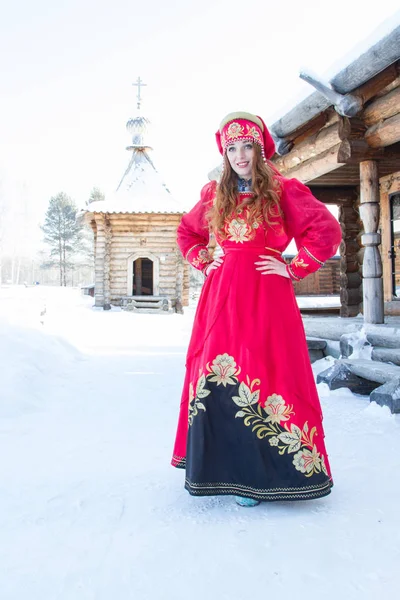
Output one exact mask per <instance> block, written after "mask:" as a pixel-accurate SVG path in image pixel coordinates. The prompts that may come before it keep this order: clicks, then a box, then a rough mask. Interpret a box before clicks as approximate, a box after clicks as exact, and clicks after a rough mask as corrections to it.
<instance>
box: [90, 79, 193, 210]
mask: <svg viewBox="0 0 400 600" xmlns="http://www.w3.org/2000/svg"><path fill="white" fill-rule="evenodd" d="M134 85H138V88H139V91H138V106H137V116H136V117H134V118H132V119H129V120H128V122H127V124H126V129H127V131H128V133H129V134H130V135H131V137H132V144H131V145H130V146H128V147H127V148H126V149H127V150H128V151H129V152H131V153H132V156H131V159H130V161H129V164H128V167H127V168H126V171H125V173H124V174H123V176H122V179H121V181H120V183H119V185H118V187H117V189H116V191H115V192H114V193H113V194H111V195H110V196H109V197H108V198H107V199H106V200H101V201H98V202H91V203H90V205H89V207H88V209H87V212H90V213H103V214H104V213H111V214H113V213H114V214H117V213H120V214H123V213H125V214H127V213H131V214H149V213H150V214H152V213H160V214H182V213H184V212H185V210H184V208H183V207H182V206H181V204H180V203H179V202H178V201H177V200H176V199H175V198H174V197H173V196H172V194H171V192H170V191H169V189H168V188H167V186H166V185H165V183H164V182H163V180H162V178H161V176H160V174H159V172H158V171H157V169H156V167H155V166H154V163H153V161H152V159H151V157H150V153H151V151H152V148H151V147H150V146H149V145H148V144H147V143H146V134H147V129H148V125H149V123H150V122H149V120H148V119H147V118H146V117H144V116H143V115H141V114H140V104H141V98H140V88H141V86H143V85H145V84H143V83H142V82H141V80H140V78H139V79H138V83H136V84H134Z"/></svg>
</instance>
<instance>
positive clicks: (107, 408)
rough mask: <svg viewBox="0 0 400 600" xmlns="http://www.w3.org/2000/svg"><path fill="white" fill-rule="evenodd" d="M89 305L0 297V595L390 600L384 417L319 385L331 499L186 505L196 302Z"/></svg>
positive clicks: (55, 294)
mask: <svg viewBox="0 0 400 600" xmlns="http://www.w3.org/2000/svg"><path fill="white" fill-rule="evenodd" d="M92 303H93V299H92V298H90V297H87V296H81V295H80V293H79V291H77V290H71V289H57V288H43V287H41V286H37V287H31V288H25V287H21V288H2V289H0V364H1V369H2V371H1V373H2V376H1V386H0V456H1V461H0V486H1V493H0V531H1V536H0V590H1V592H0V597H1V600H26V599H27V598H29V600H109V599H110V598H115V599H116V600H131V599H132V600H133V599H135V600H159V599H160V598H163V599H167V600H169V599H171V600H187V598H191V600H200V599H203V598H204V597H208V598H211V600H214V599H215V600H228V599H229V600H244V599H247V598H252V597H253V598H255V597H264V596H265V597H286V596H288V595H292V593H293V592H294V594H295V596H296V599H297V600H305V599H309V598H314V597H320V598H324V599H326V600H337V598H339V597H343V598H346V600H353V599H354V600H356V599H357V600H358V599H359V600H376V599H377V598H380V597H383V596H385V595H391V596H393V597H395V595H396V591H395V590H396V589H397V588H398V587H399V586H398V582H397V577H396V573H397V567H398V563H399V558H400V556H399V554H400V527H399V520H400V519H399V511H398V501H397V499H398V497H399V493H400V482H399V478H398V472H399V467H400V457H399V452H398V441H399V435H400V420H399V416H398V415H392V414H390V412H389V411H388V410H387V409H386V408H382V407H380V406H378V405H376V404H375V403H369V401H368V398H365V397H360V396H354V395H353V394H352V393H351V392H350V391H349V390H336V391H335V392H330V391H329V389H327V387H326V386H325V387H324V386H322V385H319V386H318V389H319V392H320V396H321V401H322V405H323V409H324V414H325V429H326V435H327V445H328V450H329V454H330V460H331V463H332V469H333V473H334V478H335V487H334V488H333V493H332V494H331V495H330V496H328V497H327V498H322V499H319V500H315V501H310V502H305V503H287V504H285V503H276V504H269V503H265V504H261V505H260V506H259V507H257V508H254V509H246V508H240V507H238V506H237V505H236V504H235V503H234V501H233V499H232V498H230V497H219V498H192V497H190V496H189V494H188V493H187V492H186V491H185V490H184V489H183V476H184V473H183V472H182V471H180V470H176V469H173V468H172V467H170V465H169V460H170V455H171V451H172V445H173V438H174V434H175V426H176V419H177V414H178V406H179V400H180V391H181V385H182V379H183V374H184V362H185V351H186V346H187V343H188V338H189V334H190V328H191V324H192V320H193V314H194V309H193V307H192V308H190V309H188V310H186V313H185V315H183V316H181V315H137V314H132V313H125V312H122V311H120V310H119V309H114V310H111V311H108V312H104V311H102V310H100V309H93V308H92ZM293 360H295V357H293ZM330 362H331V360H330V359H329V358H327V359H322V360H321V361H318V362H317V363H314V365H313V368H314V372H315V373H317V372H318V371H319V370H322V369H324V368H327V367H328V366H329V364H330ZM289 592H292V593H290V594H289Z"/></svg>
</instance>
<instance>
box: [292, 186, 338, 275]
mask: <svg viewBox="0 0 400 600" xmlns="http://www.w3.org/2000/svg"><path fill="white" fill-rule="evenodd" d="M281 206H282V210H283V213H284V217H285V223H286V228H287V232H288V234H289V235H290V236H291V237H293V238H294V240H295V242H296V246H297V250H298V253H297V255H296V256H295V257H294V259H293V260H292V261H291V263H290V264H289V265H288V266H287V267H286V268H287V272H288V274H289V276H290V278H291V279H294V280H295V281H298V280H299V279H303V278H304V277H305V276H306V275H309V274H310V273H314V272H315V271H317V270H318V269H320V268H321V267H322V266H323V264H324V262H325V261H326V260H328V259H329V258H331V257H332V256H333V255H334V254H335V253H336V251H337V249H338V247H339V244H340V242H341V241H342V231H341V228H340V225H339V223H338V222H337V220H336V219H335V217H334V216H333V215H332V213H331V212H330V211H329V210H328V209H327V207H326V206H325V204H323V203H322V202H320V201H319V200H317V199H316V198H315V197H314V196H313V195H312V193H311V191H310V189H309V188H308V187H307V186H305V185H303V184H302V183H301V182H300V181H298V180H297V179H287V180H284V183H283V191H282V197H281Z"/></svg>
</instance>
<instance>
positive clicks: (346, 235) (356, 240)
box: [339, 202, 362, 317]
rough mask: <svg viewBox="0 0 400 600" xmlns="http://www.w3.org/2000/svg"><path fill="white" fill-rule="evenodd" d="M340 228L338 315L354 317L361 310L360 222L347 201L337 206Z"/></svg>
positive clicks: (356, 211)
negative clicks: (339, 303)
mask: <svg viewBox="0 0 400 600" xmlns="http://www.w3.org/2000/svg"><path fill="white" fill-rule="evenodd" d="M339 223H340V226H341V228H342V243H341V245H340V302H341V307H340V316H341V317H356V316H357V315H358V314H359V313H360V311H361V303H362V275H361V262H360V248H361V241H360V232H361V223H360V215H359V212H358V210H357V207H356V206H355V205H353V203H350V202H347V203H344V204H341V205H340V206H339Z"/></svg>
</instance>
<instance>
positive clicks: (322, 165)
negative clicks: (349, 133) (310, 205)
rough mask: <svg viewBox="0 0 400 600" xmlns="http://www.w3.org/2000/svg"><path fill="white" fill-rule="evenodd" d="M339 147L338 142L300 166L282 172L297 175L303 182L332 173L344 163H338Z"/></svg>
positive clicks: (287, 174)
mask: <svg viewBox="0 0 400 600" xmlns="http://www.w3.org/2000/svg"><path fill="white" fill-rule="evenodd" d="M339 148H340V144H336V145H335V146H333V147H332V148H329V150H326V151H325V152H323V153H322V154H319V155H318V156H316V157H315V158H312V159H310V160H307V161H305V162H304V163H301V165H299V166H298V167H295V168H293V169H289V170H288V171H286V172H285V171H284V172H283V173H282V174H283V175H284V176H285V177H296V178H297V179H299V180H300V181H302V182H303V183H307V182H308V181H313V179H317V177H321V176H322V175H325V174H326V173H330V172H331V171H334V170H335V169H338V168H339V167H341V166H342V165H343V163H342V164H341V163H338V160H337V155H338V151H339Z"/></svg>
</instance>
